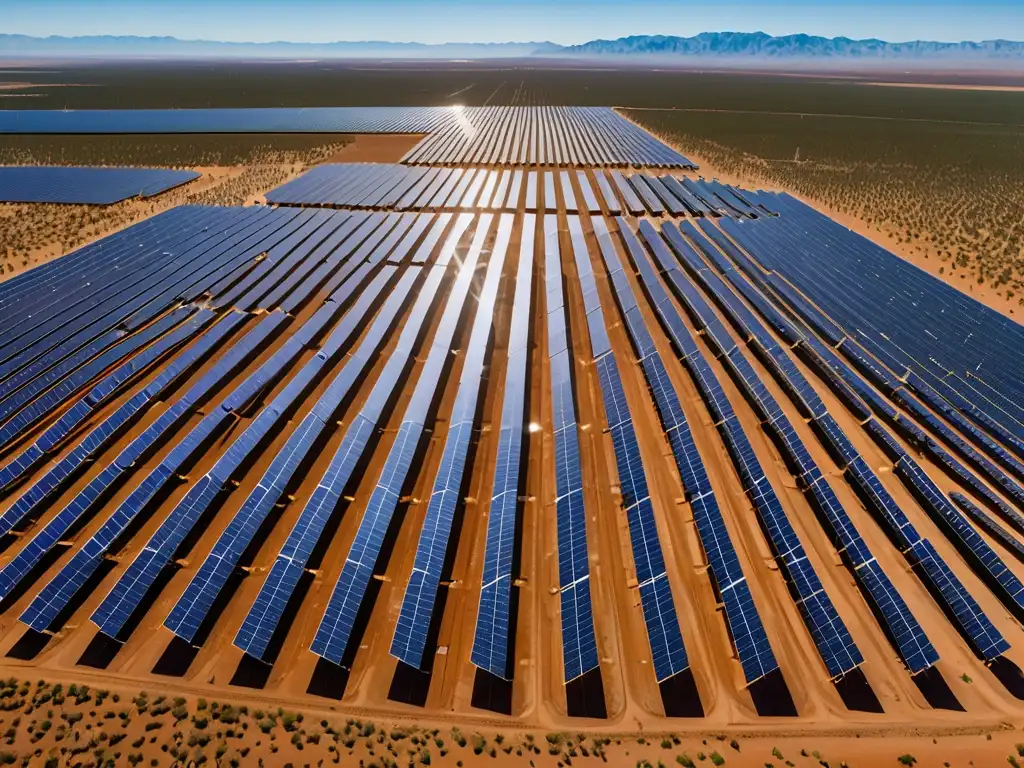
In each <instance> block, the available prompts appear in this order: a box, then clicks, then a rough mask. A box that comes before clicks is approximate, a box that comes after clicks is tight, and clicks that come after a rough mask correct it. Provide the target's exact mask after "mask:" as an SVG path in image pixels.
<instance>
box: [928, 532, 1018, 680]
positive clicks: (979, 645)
mask: <svg viewBox="0 0 1024 768" xmlns="http://www.w3.org/2000/svg"><path fill="white" fill-rule="evenodd" d="M910 556H911V557H912V558H913V560H914V562H915V564H916V565H917V567H918V568H919V569H920V570H921V571H923V574H924V575H923V578H925V579H926V580H927V581H928V582H930V583H931V585H932V586H933V588H934V589H935V590H936V591H937V592H938V593H939V594H941V595H942V597H943V600H944V601H945V603H946V605H947V606H949V609H950V612H951V613H952V615H953V617H954V619H955V623H956V625H957V629H959V630H960V632H961V633H962V634H963V635H964V637H965V638H967V640H968V641H969V642H970V643H971V645H972V646H973V647H974V650H975V652H976V653H977V654H978V655H979V656H980V657H981V658H983V659H984V660H986V661H992V660H994V659H996V658H997V657H999V656H1001V655H1002V654H1003V653H1004V652H1005V651H1007V650H1008V649H1009V647H1010V644H1009V643H1008V642H1006V640H1005V639H1004V638H1003V636H1002V635H1001V634H999V631H998V630H997V629H996V628H995V626H993V624H992V622H991V621H989V619H988V617H987V616H986V615H985V613H984V611H982V610H981V607H980V606H979V605H978V604H977V602H975V600H974V598H973V597H971V595H970V593H969V592H968V591H967V590H966V589H964V586H963V584H961V583H960V581H959V580H958V579H957V578H956V576H955V575H954V574H953V572H952V571H951V570H950V569H949V566H948V565H946V563H945V561H944V560H943V559H942V557H941V556H940V555H939V553H938V552H936V551H935V547H933V546H932V544H931V542H930V541H928V540H927V539H921V540H920V541H918V542H917V543H915V544H914V546H913V547H912V548H911V550H910Z"/></svg>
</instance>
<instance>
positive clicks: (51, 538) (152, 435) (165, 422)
mask: <svg viewBox="0 0 1024 768" xmlns="http://www.w3.org/2000/svg"><path fill="white" fill-rule="evenodd" d="M284 320H285V316H284V315H282V314H280V313H275V314H273V315H268V316H267V317H266V318H264V319H263V320H262V321H261V322H260V323H258V324H257V325H256V326H255V327H254V328H253V329H252V330H250V331H249V332H248V333H247V334H245V336H243V337H242V338H241V339H240V340H238V341H237V342H236V343H234V344H233V345H232V346H231V347H230V348H229V349H228V350H227V352H226V354H224V356H223V357H221V358H220V360H218V361H217V363H216V364H215V365H214V366H213V367H212V368H211V369H210V370H209V371H208V372H207V373H206V374H205V375H204V376H203V377H202V378H200V379H199V381H197V382H196V383H195V384H193V385H192V387H190V388H189V390H188V391H187V392H185V394H183V395H182V396H180V397H179V398H177V399H176V400H175V402H174V403H173V404H171V405H170V406H169V407H168V408H167V410H165V411H164V412H163V413H162V414H161V415H160V416H159V417H158V418H157V419H156V421H154V422H153V423H152V424H150V425H149V426H148V427H147V428H146V429H145V430H144V431H143V432H142V434H140V435H139V436H138V437H136V438H135V439H134V440H132V441H131V442H130V443H129V444H128V445H127V446H126V447H125V448H124V449H123V450H122V451H121V452H120V453H119V454H118V455H117V457H116V458H115V459H114V460H113V461H112V462H110V464H108V465H107V466H106V467H105V468H103V469H102V470H101V471H100V473H99V474H98V475H97V476H95V477H94V478H93V479H92V480H90V481H89V483H88V484H87V485H86V486H85V488H83V489H82V490H81V491H80V492H79V493H78V494H77V495H76V496H75V497H74V498H73V499H72V500H71V501H70V502H69V503H68V504H67V505H65V507H64V508H63V509H62V510H61V511H60V512H59V513H57V515H56V516H54V517H53V518H51V519H50V521H49V522H48V523H47V524H46V526H44V528H43V529H42V530H41V531H40V532H39V533H38V534H36V536H34V537H33V539H32V542H31V544H30V545H29V546H27V547H26V548H24V549H22V550H21V551H20V552H19V553H18V554H17V555H16V556H15V557H14V558H12V559H11V561H10V562H9V563H7V565H5V566H4V567H3V569H0V594H4V595H7V594H9V593H10V592H11V590H12V589H14V588H15V587H16V586H17V585H18V584H19V583H20V581H21V580H22V579H23V578H24V577H25V576H26V575H27V574H28V573H29V572H30V571H31V570H32V569H33V568H34V567H35V566H36V565H37V564H38V563H39V562H40V560H41V559H42V558H43V557H44V556H45V555H46V553H47V552H49V551H50V549H52V548H53V547H54V546H55V545H56V544H57V543H58V542H59V541H61V540H62V539H63V538H64V537H65V536H66V535H67V533H68V532H69V531H71V530H72V529H73V528H75V527H76V526H79V525H80V524H81V522H82V519H83V518H84V517H85V516H86V515H87V514H88V513H89V512H90V510H91V509H92V507H93V506H94V503H95V502H96V500H97V499H98V498H99V497H100V496H102V495H103V494H105V493H106V492H107V491H108V489H110V488H112V487H113V485H114V484H115V483H116V482H118V481H119V480H120V478H121V477H122V475H125V474H128V473H129V472H131V471H132V469H133V468H134V467H135V466H136V465H137V464H138V463H139V462H140V461H141V460H142V459H143V458H144V457H145V456H146V455H148V454H149V453H150V452H152V451H153V450H154V448H155V446H157V445H158V444H159V443H160V442H161V441H162V440H163V439H164V438H165V436H166V434H167V433H169V432H170V431H171V430H172V429H173V428H174V427H175V426H176V425H178V424H180V423H181V422H182V421H183V420H184V419H185V418H186V417H187V416H188V415H189V414H190V413H191V412H192V411H193V410H194V409H195V408H197V407H198V406H199V405H200V404H202V403H203V402H204V401H205V400H206V398H208V397H209V396H210V395H211V394H212V393H213V392H215V391H216V390H217V388H218V387H219V386H220V384H221V383H222V382H223V381H224V380H226V379H227V378H228V377H229V376H230V375H232V374H233V373H234V372H235V371H237V370H238V369H239V368H240V367H241V366H242V365H243V364H244V363H245V362H246V361H247V360H249V359H250V358H251V357H252V356H253V355H254V354H255V352H256V350H257V348H258V346H259V345H260V344H263V343H266V341H267V340H268V338H269V337H270V336H271V335H272V334H273V333H276V332H277V331H278V330H279V328H280V325H281V323H282V322H283V321H284ZM197 437H198V436H197ZM201 443H202V439H201V438H200V439H198V440H196V441H194V442H193V441H188V442H184V443H182V444H179V446H177V447H176V448H175V449H174V450H173V451H172V452H171V454H170V455H169V456H168V457H167V458H165V459H164V460H163V461H161V463H160V464H159V465H158V466H157V468H156V469H154V470H153V471H152V472H151V473H150V474H149V475H148V476H147V477H146V478H145V479H144V480H143V481H142V483H141V484H140V485H139V486H138V487H137V488H136V490H135V491H134V492H133V493H132V494H131V495H129V497H128V498H127V499H126V500H125V501H124V502H123V504H122V505H121V506H120V507H119V508H118V509H117V510H115V511H114V513H113V514H112V515H111V516H110V518H109V519H108V522H109V523H110V527H111V529H112V530H110V531H104V530H103V529H102V528H101V531H100V533H99V534H97V537H96V538H94V539H93V541H94V542H95V544H94V547H98V548H101V549H102V548H105V546H106V545H107V544H109V540H110V539H112V538H113V537H115V536H116V535H117V531H118V530H120V529H121V527H122V526H123V525H126V524H127V523H128V522H129V521H130V519H131V517H132V516H134V515H135V514H138V512H139V511H140V508H141V506H142V505H143V504H145V503H146V502H147V501H148V500H149V499H151V498H152V496H153V495H154V494H155V493H156V492H157V491H158V490H159V487H160V486H161V485H162V484H163V483H164V482H166V481H167V480H168V479H169V478H170V477H171V476H172V475H173V474H174V472H175V470H176V468H177V466H178V465H179V464H180V463H184V462H185V461H187V460H188V459H189V457H191V456H192V454H193V452H194V451H195V450H197V449H198V448H199V447H200V446H201ZM9 511H10V510H9ZM77 554H78V555H79V556H81V557H82V558H89V559H90V560H94V559H96V560H98V558H99V557H100V556H101V555H102V552H99V553H97V554H96V555H95V557H94V556H93V555H92V553H89V552H86V551H85V550H84V549H83V550H79V552H78V553H77ZM96 564H97V565H98V562H97V563H96ZM85 578H86V576H83V577H82V579H81V582H84V579H85ZM64 580H65V579H64V578H61V577H60V575H58V577H57V579H56V581H57V585H56V588H57V589H58V590H59V589H60V588H61V587H62V586H63V582H64ZM81 582H75V583H76V584H77V586H81ZM69 597H70V595H69ZM44 600H46V601H47V602H48V601H49V597H47V598H44ZM53 615H56V612H54V613H53ZM51 620H52V617H51ZM40 621H42V619H41V620H40ZM48 625H49V621H46V622H45V625H44V626H48Z"/></svg>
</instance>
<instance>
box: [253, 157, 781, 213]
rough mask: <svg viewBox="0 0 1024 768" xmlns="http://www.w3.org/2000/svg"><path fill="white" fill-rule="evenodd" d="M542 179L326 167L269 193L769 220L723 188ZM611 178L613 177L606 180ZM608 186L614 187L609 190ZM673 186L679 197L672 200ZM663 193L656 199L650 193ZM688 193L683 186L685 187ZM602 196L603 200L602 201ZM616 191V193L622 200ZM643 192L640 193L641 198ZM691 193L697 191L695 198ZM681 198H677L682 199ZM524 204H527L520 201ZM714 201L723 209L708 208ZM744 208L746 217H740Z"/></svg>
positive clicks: (550, 175) (366, 204)
mask: <svg viewBox="0 0 1024 768" xmlns="http://www.w3.org/2000/svg"><path fill="white" fill-rule="evenodd" d="M590 173H591V174H592V176H590V175H588V173H587V172H586V171H582V170H577V171H569V170H562V171H537V170H524V169H521V168H499V169H494V170H489V169H486V168H436V167H425V166H423V167H416V166H403V165H393V164H388V163H343V164H336V165H321V166H317V167H315V168H312V169H311V170H309V171H307V172H306V173H305V174H303V175H302V176H300V177H299V178H297V179H293V180H292V181H289V182H287V183H285V184H283V185H282V186H280V187H278V188H277V189H275V190H272V191H270V192H268V193H267V202H269V203H272V204H275V205H298V206H303V207H308V206H325V207H332V208H368V209H377V210H396V211H424V210H428V211H442V210H443V211H453V212H454V211H474V210H478V211H488V210H489V211H516V210H518V209H519V206H520V204H521V203H523V204H525V206H526V210H527V211H529V212H531V213H532V212H544V211H550V212H556V211H558V210H559V209H560V208H561V209H563V210H565V211H566V212H567V213H569V214H575V213H579V212H580V211H583V210H585V211H587V212H588V213H591V214H601V213H608V214H618V213H620V212H621V211H622V210H627V211H629V212H630V213H632V214H634V215H637V216H642V215H651V216H662V215H668V216H671V217H686V216H690V217H709V218H718V217H721V216H732V217H734V218H757V217H758V216H768V215H772V214H771V213H770V212H769V211H767V210H766V209H765V208H763V207H761V206H758V207H756V208H754V207H752V206H745V208H744V204H743V202H742V199H741V198H739V197H738V194H739V193H738V192H736V193H732V192H730V191H728V190H732V189H734V188H731V187H730V188H728V189H727V188H725V187H721V191H720V193H719V194H720V195H721V197H722V198H728V199H731V200H732V201H733V203H734V205H733V206H728V205H726V204H724V203H722V202H721V198H720V197H718V196H715V195H714V194H713V193H712V192H711V191H710V189H711V188H710V187H709V186H708V185H709V184H710V183H711V182H705V181H696V182H695V181H692V180H690V179H683V180H682V183H680V181H678V180H677V179H676V178H675V177H673V176H668V175H665V176H662V177H661V179H660V180H659V179H658V178H655V177H646V178H647V182H646V184H649V185H651V186H639V187H638V184H641V182H640V181H639V180H640V179H642V178H645V177H644V176H643V175H642V174H639V173H635V174H633V175H632V176H629V177H626V176H624V175H623V174H621V173H620V172H618V171H610V172H609V171H602V170H599V169H592V170H591V171H590ZM606 174H610V176H607V175H606ZM609 179H611V183H610V182H609ZM670 184H671V185H672V186H673V187H674V188H675V189H676V190H677V192H669V186H670ZM655 185H657V188H658V189H659V190H660V191H659V192H658V193H657V195H656V194H654V192H652V191H651V190H652V189H653V188H654V186H655ZM684 185H685V186H684ZM524 190H525V193H524ZM597 190H600V193H601V199H603V200H604V205H603V206H602V204H601V199H599V197H598V191H597ZM615 190H618V191H617V192H616V191H615ZM641 190H643V193H642V194H640V192H641ZM689 190H693V191H692V192H691V191H689ZM677 195H678V196H677ZM524 197H525V200H524V199H523V198H524ZM705 199H707V200H715V201H719V202H718V207H714V208H713V207H711V204H709V203H705V202H703V200H705ZM741 208H743V209H741Z"/></svg>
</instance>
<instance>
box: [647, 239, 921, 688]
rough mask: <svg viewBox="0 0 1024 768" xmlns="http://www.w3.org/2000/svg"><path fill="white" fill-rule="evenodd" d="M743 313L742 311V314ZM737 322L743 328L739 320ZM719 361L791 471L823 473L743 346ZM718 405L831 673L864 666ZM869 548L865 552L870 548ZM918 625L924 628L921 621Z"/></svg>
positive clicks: (831, 509) (832, 517) (843, 529)
mask: <svg viewBox="0 0 1024 768" xmlns="http://www.w3.org/2000/svg"><path fill="white" fill-rule="evenodd" d="M645 224H646V222H645V223H644V224H641V229H640V232H641V235H642V236H643V237H644V239H645V240H646V241H647V242H648V244H651V243H652V242H653V243H655V246H652V250H653V251H654V252H655V253H656V254H659V255H660V256H661V257H665V256H667V255H668V254H667V252H666V251H665V250H664V245H663V244H662V243H659V242H658V240H657V233H656V231H655V230H654V229H653V228H651V227H649V225H647V226H645ZM662 233H663V235H664V239H665V242H667V243H668V244H669V245H670V246H671V248H672V250H673V252H674V253H675V255H676V257H677V258H678V259H679V261H680V263H682V264H683V265H685V266H686V267H687V269H688V271H689V272H690V273H691V274H692V275H694V276H695V277H696V278H697V280H698V282H700V283H702V284H703V285H705V287H707V285H708V283H709V282H710V281H712V280H714V279H716V278H715V277H714V276H713V275H710V274H707V270H706V268H705V266H704V264H703V262H701V261H700V259H699V257H698V256H697V254H696V253H695V252H694V251H693V250H692V249H691V248H690V247H689V245H687V244H686V242H685V241H684V240H683V239H682V237H681V236H680V233H679V230H678V229H675V228H674V227H673V226H672V225H670V224H667V225H665V226H663V228H662ZM669 266H671V264H669ZM673 268H674V267H673ZM672 284H673V285H674V284H675V283H674V282H673V283H672ZM687 304H688V305H690V304H693V305H694V309H698V310H700V314H701V316H702V317H703V316H707V315H709V314H711V308H710V306H708V305H707V303H706V302H704V300H703V299H702V298H701V297H699V296H697V295H692V296H690V297H689V298H688V300H687ZM699 305H703V306H699ZM724 309H726V310H727V312H726V315H727V317H730V314H729V312H730V311H736V309H738V307H736V308H735V309H734V305H733V304H732V303H729V302H724ZM740 316H741V317H742V315H740ZM750 320H751V321H753V318H752V317H751V318H750ZM740 325H741V326H742V322H741V323H740ZM722 362H723V364H724V365H725V367H726V369H727V370H728V371H729V372H730V374H731V375H732V376H733V377H734V378H735V379H736V381H737V384H738V385H739V387H740V390H741V391H742V392H743V393H744V395H745V396H746V397H747V398H748V399H749V400H750V401H751V404H752V405H754V407H755V410H760V411H761V412H762V419H763V421H764V422H765V430H766V431H767V432H768V433H769V434H775V435H777V436H778V438H779V439H778V440H777V442H778V444H779V447H780V450H782V453H783V457H784V458H785V459H786V461H787V463H788V464H790V465H791V466H793V467H794V472H795V473H796V474H798V476H799V475H803V476H805V477H806V476H808V475H809V474H811V473H815V472H817V473H818V476H820V472H818V466H817V464H816V463H815V462H814V460H813V459H812V458H811V456H810V454H809V453H808V452H807V449H806V448H805V447H804V444H803V442H802V441H801V440H800V438H799V437H798V436H797V434H796V432H795V430H794V429H793V426H792V424H791V423H790V421H789V419H788V418H787V417H786V416H785V414H784V413H783V412H782V409H781V408H780V407H779V405H778V403H777V402H776V401H775V398H774V397H773V396H772V395H771V393H769V392H768V390H767V389H766V388H765V387H764V384H763V383H762V382H761V380H760V377H759V376H758V375H757V373H756V372H755V371H754V369H753V368H752V367H751V365H750V363H749V362H748V361H747V359H746V358H745V357H744V356H743V354H742V352H741V351H740V349H739V348H738V347H737V348H735V349H733V350H732V351H731V352H730V353H729V354H728V355H726V356H724V357H722ZM720 408H721V409H722V413H721V414H720V416H721V417H722V420H721V422H720V423H719V431H720V432H721V434H722V438H723V440H724V442H725V444H726V448H727V449H728V451H729V453H730V455H731V456H732V459H733V463H734V465H735V467H736V470H737V472H738V474H739V476H740V482H741V483H742V484H743V487H744V489H745V490H746V491H747V494H748V495H749V497H750V500H751V502H752V504H753V506H754V509H755V512H756V513H757V515H758V520H759V521H760V523H761V528H762V530H763V531H764V532H765V535H766V537H767V538H768V542H769V545H770V546H771V548H772V551H773V552H774V554H775V557H776V559H777V560H778V562H779V565H780V567H781V569H782V571H783V573H784V575H785V576H786V579H787V582H788V583H789V586H790V590H791V591H792V593H793V595H794V601H795V602H796V605H797V608H798V609H799V611H800V613H801V617H802V618H803V620H804V623H805V624H806V625H807V629H808V631H809V632H810V634H811V637H812V638H813V640H814V642H815V645H816V646H817V648H818V652H819V653H820V655H821V658H822V660H823V661H824V663H825V667H826V669H827V670H828V673H829V676H830V677H832V678H837V677H841V676H843V675H845V674H847V673H848V672H850V671H852V670H854V669H856V668H857V667H858V666H860V664H861V663H863V661H864V658H863V656H862V655H861V652H860V650H859V649H858V648H857V645H856V643H855V642H854V641H853V638H852V636H851V635H850V632H849V630H848V629H847V627H846V625H845V623H844V622H843V620H842V619H841V618H840V616H839V613H838V611H837V610H836V608H835V606H834V604H833V603H832V601H831V599H830V598H829V596H828V594H827V593H826V592H825V588H824V586H823V585H822V583H821V580H820V579H819V577H818V575H817V573H816V572H815V570H814V567H813V565H812V564H811V563H810V561H809V560H808V557H807V552H806V551H805V550H804V547H803V544H802V543H801V541H800V539H799V537H798V536H797V533H796V531H795V529H794V528H793V526H792V523H791V522H790V520H789V517H788V516H787V514H786V512H785V510H784V508H783V506H782V502H781V501H780V500H779V498H778V496H777V495H776V493H775V490H774V488H773V487H772V485H771V482H770V481H769V479H768V478H767V476H766V475H765V473H764V470H763V468H762V466H761V463H760V461H759V460H758V458H757V456H756V454H755V452H754V449H753V446H752V445H751V444H750V441H749V439H748V438H747V436H746V434H745V432H744V430H743V428H742V427H741V426H740V424H739V421H738V420H737V417H736V414H735V413H734V412H733V410H732V406H731V405H730V404H729V402H728V401H727V400H725V399H724V398H723V401H722V403H721V405H720ZM812 497H814V498H820V499H821V500H823V501H825V502H826V503H825V504H820V505H819V506H821V507H823V512H824V513H825V515H824V516H825V518H826V519H827V520H829V522H830V524H831V525H832V527H833V539H834V540H838V542H839V544H840V547H841V548H847V549H848V548H849V545H857V546H858V547H859V546H863V541H862V540H860V538H859V535H858V534H857V533H856V531H855V530H854V529H853V527H852V523H850V521H849V518H848V517H847V515H846V512H845V510H843V508H842V507H841V505H840V504H839V501H838V499H836V498H835V495H834V494H833V493H832V490H831V488H829V487H827V485H826V484H824V482H823V481H822V484H820V485H815V486H814V490H813V491H812ZM864 549H865V550H866V547H864ZM893 591H894V590H893ZM917 629H918V630H920V628H919V627H918V628H917ZM922 634H923V633H922ZM915 671H916V670H915Z"/></svg>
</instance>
